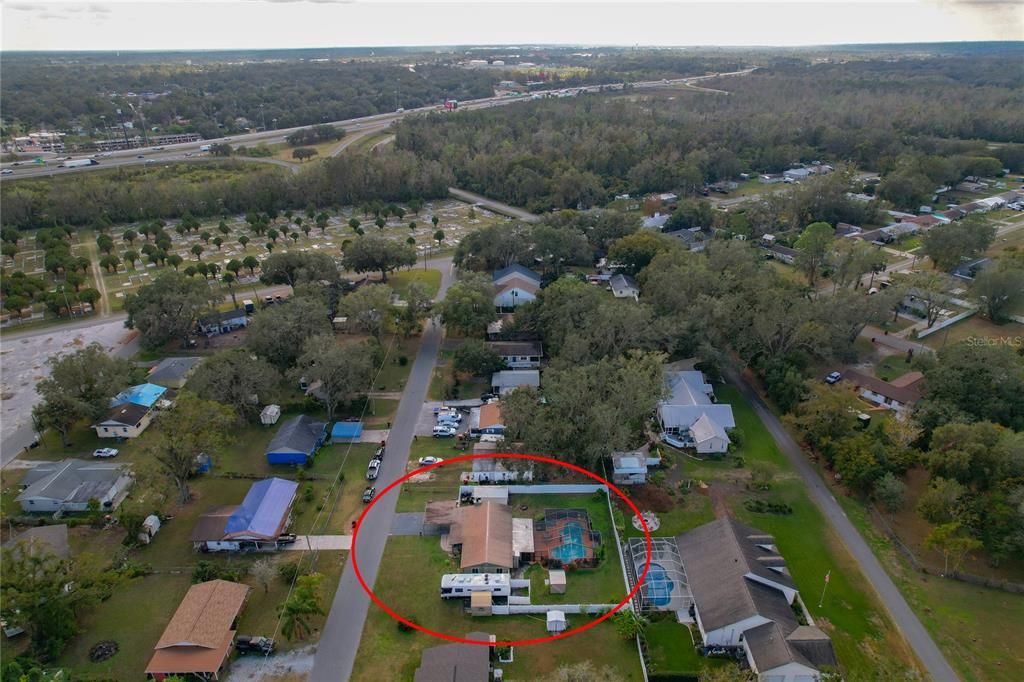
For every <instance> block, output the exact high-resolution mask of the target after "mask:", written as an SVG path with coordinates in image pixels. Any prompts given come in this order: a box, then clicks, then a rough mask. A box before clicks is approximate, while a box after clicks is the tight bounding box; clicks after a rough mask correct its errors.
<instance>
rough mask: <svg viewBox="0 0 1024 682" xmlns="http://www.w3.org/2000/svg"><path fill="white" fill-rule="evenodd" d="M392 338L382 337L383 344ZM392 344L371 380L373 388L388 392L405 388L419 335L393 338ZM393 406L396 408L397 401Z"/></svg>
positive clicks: (417, 349) (417, 350)
mask: <svg viewBox="0 0 1024 682" xmlns="http://www.w3.org/2000/svg"><path fill="white" fill-rule="evenodd" d="M391 341H392V340H389V339H384V345H385V347H387V346H388V345H389V344H390V342H391ZM393 342H394V345H393V346H392V348H391V352H390V354H389V355H388V358H387V361H386V362H385V363H384V366H383V367H381V370H380V374H378V375H377V376H376V377H375V378H374V381H373V390H375V391H389V392H400V391H402V390H403V389H404V388H405V382H407V381H408V380H409V372H411V371H412V364H413V363H414V362H415V361H416V353H418V352H419V349H420V337H419V336H412V337H410V338H408V339H403V338H400V337H398V338H394V339H393ZM403 357H404V358H405V364H404V365H403V364H402V358H403ZM395 408H396V409H397V408H398V403H397V401H396V402H395Z"/></svg>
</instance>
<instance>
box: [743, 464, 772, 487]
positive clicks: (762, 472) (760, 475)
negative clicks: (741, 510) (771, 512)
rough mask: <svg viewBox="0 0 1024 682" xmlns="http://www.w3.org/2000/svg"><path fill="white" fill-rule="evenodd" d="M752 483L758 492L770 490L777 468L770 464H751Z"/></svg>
mask: <svg viewBox="0 0 1024 682" xmlns="http://www.w3.org/2000/svg"><path fill="white" fill-rule="evenodd" d="M749 468H750V482H751V483H752V484H753V485H754V487H755V488H757V489H758V490H768V489H769V488H770V487H771V485H772V479H773V478H774V477H775V467H773V466H772V465H771V464H770V463H769V462H762V461H755V462H751V463H750V467H749Z"/></svg>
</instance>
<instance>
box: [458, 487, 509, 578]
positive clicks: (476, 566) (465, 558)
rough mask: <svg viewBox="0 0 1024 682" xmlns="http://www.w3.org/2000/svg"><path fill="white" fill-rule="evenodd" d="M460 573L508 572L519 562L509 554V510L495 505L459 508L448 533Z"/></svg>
mask: <svg viewBox="0 0 1024 682" xmlns="http://www.w3.org/2000/svg"><path fill="white" fill-rule="evenodd" d="M448 539H449V542H450V543H451V547H452V550H453V552H454V553H455V554H458V555H460V557H459V567H460V568H461V569H462V572H463V573H509V572H511V571H512V569H513V568H515V567H516V566H517V565H518V563H517V561H516V558H515V556H514V554H513V552H512V510H511V509H510V508H509V507H508V505H505V504H500V503H498V502H483V503H482V504H472V505H468V506H463V507H460V514H459V522H458V523H457V524H455V525H453V526H452V528H451V531H450V532H449V534H448Z"/></svg>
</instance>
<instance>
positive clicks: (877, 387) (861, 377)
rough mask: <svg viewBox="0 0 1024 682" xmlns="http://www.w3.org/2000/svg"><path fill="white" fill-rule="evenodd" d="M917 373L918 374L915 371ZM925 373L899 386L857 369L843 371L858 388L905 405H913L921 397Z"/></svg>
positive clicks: (848, 379) (847, 379)
mask: <svg viewBox="0 0 1024 682" xmlns="http://www.w3.org/2000/svg"><path fill="white" fill-rule="evenodd" d="M915 374H917V373H916V372H915ZM923 378H924V375H923V374H922V375H921V376H920V377H915V378H914V380H913V381H911V382H910V383H909V384H907V385H906V386H898V385H897V384H896V383H889V382H888V381H882V380H881V379H879V378H878V377H873V376H871V375H870V374H864V373H863V372H858V371H857V370H855V369H848V370H846V371H845V372H843V379H844V380H846V381H849V382H850V383H851V384H853V385H854V386H857V387H858V388H866V389H867V390H869V391H871V392H872V393H877V394H878V395H882V396H885V397H886V398H891V399H892V400H897V401H899V402H901V403H903V404H904V405H912V404H914V403H916V402H917V401H918V400H920V399H921V384H922V381H921V380H922V379H923Z"/></svg>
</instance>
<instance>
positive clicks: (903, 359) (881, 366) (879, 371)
mask: <svg viewBox="0 0 1024 682" xmlns="http://www.w3.org/2000/svg"><path fill="white" fill-rule="evenodd" d="M909 371H911V368H910V365H909V364H908V363H907V356H905V355H889V356H887V357H886V358H885V359H883V360H882V361H881V362H879V363H878V364H877V365H875V376H876V377H878V378H879V379H881V380H882V381H893V380H894V379H898V378H900V377H901V376H903V375H904V374H906V373H907V372H909Z"/></svg>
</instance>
